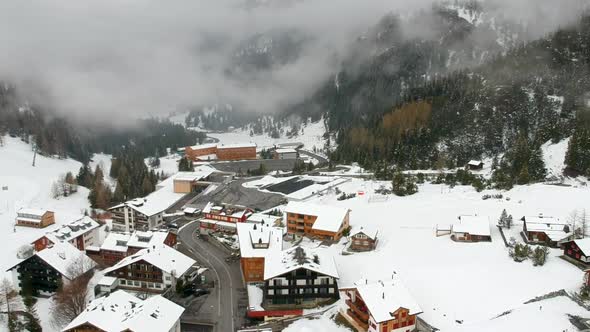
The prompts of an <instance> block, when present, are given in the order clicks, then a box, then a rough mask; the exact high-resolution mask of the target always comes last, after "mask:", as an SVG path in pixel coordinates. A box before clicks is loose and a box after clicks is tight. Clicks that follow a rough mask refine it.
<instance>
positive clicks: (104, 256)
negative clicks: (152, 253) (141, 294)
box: [86, 232, 177, 267]
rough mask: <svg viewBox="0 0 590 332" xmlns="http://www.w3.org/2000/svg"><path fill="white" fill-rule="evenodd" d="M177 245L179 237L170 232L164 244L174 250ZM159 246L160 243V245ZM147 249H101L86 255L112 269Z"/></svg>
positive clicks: (130, 247) (88, 251)
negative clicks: (121, 261)
mask: <svg viewBox="0 0 590 332" xmlns="http://www.w3.org/2000/svg"><path fill="white" fill-rule="evenodd" d="M176 243H177V235H176V234H174V233H172V232H168V234H167V235H166V238H165V239H164V244H165V245H167V246H169V247H171V248H174V247H175V246H176ZM158 244H159V243H158ZM142 249H145V248H144V247H134V246H127V251H116V250H107V249H102V248H101V249H99V250H97V251H95V250H86V255H88V257H90V258H92V260H94V261H95V262H98V263H99V264H100V265H101V266H103V267H110V266H113V265H115V264H117V263H118V262H119V261H120V260H122V259H123V258H125V257H127V256H131V255H133V254H135V253H137V252H138V251H140V250H142Z"/></svg>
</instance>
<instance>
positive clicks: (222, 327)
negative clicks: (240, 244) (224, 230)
mask: <svg viewBox="0 0 590 332" xmlns="http://www.w3.org/2000/svg"><path fill="white" fill-rule="evenodd" d="M198 227H199V224H198V223H197V222H193V223H190V224H187V225H186V226H184V227H183V228H182V229H180V231H179V232H178V237H179V239H180V242H181V246H184V247H186V248H188V251H189V252H190V253H191V254H192V255H193V258H195V259H196V260H198V261H199V262H203V263H204V264H205V265H206V266H208V267H209V268H210V269H211V270H213V275H214V276H215V288H214V291H213V292H212V293H211V294H210V295H209V298H210V299H212V301H210V302H209V301H208V302H209V303H208V306H209V307H208V308H206V309H207V310H210V311H211V312H210V313H208V314H210V315H212V316H213V317H210V318H212V319H211V320H212V321H215V322H216V323H215V324H216V325H215V331H217V332H228V331H235V330H236V329H237V328H238V327H240V326H241V325H242V324H243V321H244V317H245V314H246V309H247V303H248V300H247V295H245V289H244V284H243V281H242V275H241V272H240V265H239V262H233V263H226V262H225V257H226V256H227V254H226V253H224V252H223V251H221V249H219V248H217V247H215V246H213V245H212V244H209V243H208V242H206V241H203V240H201V239H200V238H198V236H196V231H197V230H198ZM244 297H245V299H244ZM244 301H245V302H244ZM238 304H240V305H238Z"/></svg>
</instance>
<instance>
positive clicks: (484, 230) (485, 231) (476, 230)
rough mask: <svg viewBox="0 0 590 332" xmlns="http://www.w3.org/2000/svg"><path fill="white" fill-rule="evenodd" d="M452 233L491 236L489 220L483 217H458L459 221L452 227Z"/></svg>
mask: <svg viewBox="0 0 590 332" xmlns="http://www.w3.org/2000/svg"><path fill="white" fill-rule="evenodd" d="M452 231H453V233H468V234H471V235H481V236H491V232H490V220H489V219H488V217H484V216H460V217H459V221H457V222H455V223H454V224H453V225H452Z"/></svg>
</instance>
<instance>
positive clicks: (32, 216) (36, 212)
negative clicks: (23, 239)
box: [15, 208, 55, 228]
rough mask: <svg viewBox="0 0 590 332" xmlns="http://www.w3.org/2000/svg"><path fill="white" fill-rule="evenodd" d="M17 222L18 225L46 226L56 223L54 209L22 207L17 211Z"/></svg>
mask: <svg viewBox="0 0 590 332" xmlns="http://www.w3.org/2000/svg"><path fill="white" fill-rule="evenodd" d="M15 224H16V225H17V226H25V227H34V228H45V227H47V226H49V225H53V224H55V214H54V213H53V211H48V210H44V209H30V208H22V209H20V210H18V212H17V213H16V220H15Z"/></svg>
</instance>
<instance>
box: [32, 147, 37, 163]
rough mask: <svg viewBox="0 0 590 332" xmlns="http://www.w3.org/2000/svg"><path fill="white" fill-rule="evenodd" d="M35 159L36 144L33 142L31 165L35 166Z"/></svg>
mask: <svg viewBox="0 0 590 332" xmlns="http://www.w3.org/2000/svg"><path fill="white" fill-rule="evenodd" d="M35 159H37V144H36V143H33V167H35Z"/></svg>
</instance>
